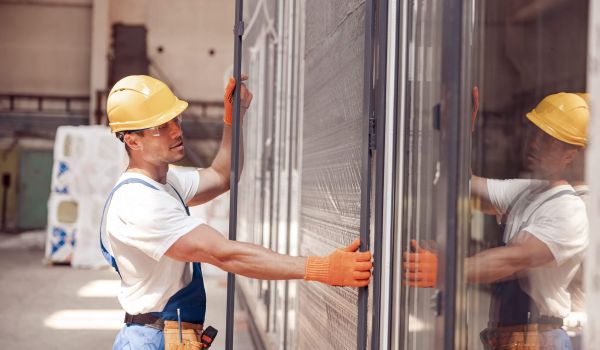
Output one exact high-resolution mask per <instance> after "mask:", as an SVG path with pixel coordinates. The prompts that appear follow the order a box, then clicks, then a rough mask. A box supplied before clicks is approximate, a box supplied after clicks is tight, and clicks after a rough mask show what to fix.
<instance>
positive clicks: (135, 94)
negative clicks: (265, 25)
mask: <svg viewBox="0 0 600 350" xmlns="http://www.w3.org/2000/svg"><path fill="white" fill-rule="evenodd" d="M243 79H244V78H243ZM240 86H241V90H240V97H241V115H242V116H243V115H244V114H245V112H246V110H247V109H248V107H249V105H250V102H251V100H252V94H251V93H250V92H249V91H248V90H247V89H246V87H245V85H244V84H240ZM234 88H235V81H234V80H233V78H232V79H230V81H229V84H228V86H227V88H226V90H225V97H224V104H225V116H224V123H225V125H224V131H223V138H222V142H221V145H220V148H219V151H218V153H217V155H216V157H215V159H214V161H213V162H212V164H211V166H210V167H208V168H205V169H191V168H183V169H181V168H179V169H176V168H174V167H169V164H171V163H173V162H177V161H179V160H181V159H182V158H183V157H184V147H185V145H184V140H183V138H182V130H181V125H182V124H181V114H182V113H183V111H185V109H186V108H187V106H188V103H187V102H185V101H182V100H180V99H178V98H177V97H176V96H175V95H174V94H173V93H172V92H171V90H170V89H169V88H168V87H167V86H166V85H165V84H164V83H163V82H161V81H159V80H157V79H154V78H152V77H149V76H143V75H138V76H128V77H125V78H123V79H121V80H120V81H119V82H117V83H116V84H115V86H114V87H113V88H112V90H111V91H110V94H109V95H108V99H107V113H108V119H109V125H110V128H111V130H112V131H113V132H114V133H116V135H117V137H118V138H119V139H120V140H121V141H122V142H123V143H124V144H125V147H126V149H127V152H128V154H129V165H128V167H127V170H126V171H125V172H124V173H123V174H122V175H121V177H120V178H119V180H118V181H117V184H116V185H115V187H114V188H113V190H112V192H111V193H110V196H109V198H108V200H107V202H106V205H105V207H104V213H103V223H105V225H102V227H101V230H100V231H101V232H100V235H101V243H102V244H101V245H102V251H103V254H104V256H105V258H106V259H107V260H108V261H109V262H110V263H111V264H112V266H113V267H114V268H115V269H116V270H117V272H118V273H119V275H120V277H121V290H120V293H119V297H118V298H119V302H120V303H121V306H122V307H123V309H124V310H125V311H126V315H125V325H124V326H123V328H122V330H121V331H120V332H119V334H118V336H117V338H116V340H115V343H114V346H113V349H142V348H143V349H165V348H166V349H167V350H169V349H199V348H202V345H201V341H202V329H203V323H204V315H205V309H206V295H205V290H204V284H203V279H202V271H201V268H200V263H210V264H212V265H215V266H217V267H219V268H221V269H223V270H225V271H228V272H232V273H236V274H241V275H244V276H247V277H251V278H259V279H268V280H284V279H305V280H307V281H319V282H322V283H326V284H329V285H332V286H353V287H363V286H366V285H368V283H369V279H370V276H371V267H372V263H371V253H370V252H357V250H358V247H359V245H360V243H359V241H358V240H356V241H354V242H353V243H352V244H350V245H349V246H348V247H346V248H344V249H341V250H336V251H334V252H332V253H331V254H330V255H329V256H325V257H314V256H311V257H292V256H288V255H282V254H278V253H275V252H273V251H271V250H269V249H266V248H264V247H262V246H258V245H254V244H249V243H244V242H237V241H230V240H228V239H226V238H224V237H223V235H222V234H221V233H220V232H217V231H216V230H215V229H213V228H212V227H210V226H208V225H206V224H205V223H204V221H203V220H202V219H201V218H197V217H191V216H189V211H188V205H198V204H202V203H206V202H208V201H210V200H211V199H213V198H215V197H217V196H218V195H220V194H222V193H224V192H226V191H227V190H228V189H229V182H230V175H229V174H230V159H231V121H232V102H231V101H232V95H233V91H234ZM179 321H180V322H179ZM179 327H181V328H179ZM180 329H181V330H180ZM180 337H181V339H180ZM180 342H181V344H180Z"/></svg>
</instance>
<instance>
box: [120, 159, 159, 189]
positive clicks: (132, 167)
mask: <svg viewBox="0 0 600 350" xmlns="http://www.w3.org/2000/svg"><path fill="white" fill-rule="evenodd" d="M168 170H169V164H167V163H163V162H160V163H158V164H155V163H152V162H148V161H146V160H144V159H141V160H140V159H135V157H130V158H129V165H128V166H127V171H130V172H134V173H139V174H143V175H146V176H148V177H149V178H151V179H152V180H154V181H156V182H159V183H161V184H163V185H164V184H166V183H167V171H168Z"/></svg>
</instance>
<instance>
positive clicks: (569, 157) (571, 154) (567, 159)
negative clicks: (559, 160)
mask: <svg viewBox="0 0 600 350" xmlns="http://www.w3.org/2000/svg"><path fill="white" fill-rule="evenodd" d="M579 150H580V148H579V147H569V148H567V149H565V151H564V152H563V161H564V163H565V164H571V162H573V159H575V157H576V156H577V154H578V153H579Z"/></svg>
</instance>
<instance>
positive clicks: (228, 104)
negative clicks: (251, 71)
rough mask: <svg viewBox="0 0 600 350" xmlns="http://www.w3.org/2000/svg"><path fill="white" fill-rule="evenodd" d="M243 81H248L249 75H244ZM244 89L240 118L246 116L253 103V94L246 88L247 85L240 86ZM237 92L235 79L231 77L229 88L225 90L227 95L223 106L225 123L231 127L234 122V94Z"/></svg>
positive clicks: (241, 97) (224, 96) (241, 98)
mask: <svg viewBox="0 0 600 350" xmlns="http://www.w3.org/2000/svg"><path fill="white" fill-rule="evenodd" d="M241 78H242V79H241V80H242V81H244V80H247V79H248V76H247V75H242V76H241ZM240 86H241V87H242V90H241V91H242V93H241V95H240V118H242V117H243V116H244V114H246V111H247V110H248V107H250V103H251V102H252V93H251V92H250V90H248V89H247V88H246V84H244V83H242V84H240ZM234 90H235V78H234V77H230V78H229V82H228V83H227V87H226V88H225V94H224V95H223V105H224V107H225V115H224V116H223V122H224V123H225V124H226V125H231V124H232V122H233V92H234Z"/></svg>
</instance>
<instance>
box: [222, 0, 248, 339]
mask: <svg viewBox="0 0 600 350" xmlns="http://www.w3.org/2000/svg"><path fill="white" fill-rule="evenodd" d="M243 4H244V2H243V0H236V1H235V22H234V23H235V24H234V29H233V34H234V43H233V76H234V78H235V84H236V88H235V90H234V93H233V121H232V122H233V123H232V124H233V125H232V129H233V130H232V135H231V138H232V140H231V141H232V146H231V148H232V150H231V169H230V189H229V198H230V203H229V239H230V240H233V241H235V240H236V238H237V199H238V174H239V172H238V170H239V153H240V152H239V148H240V127H241V125H240V90H241V89H240V86H241V69H242V36H243V35H244V20H243ZM234 311H235V275H234V274H233V273H231V272H228V273H227V316H226V327H225V349H227V350H233V327H234V319H235V315H234Z"/></svg>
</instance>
